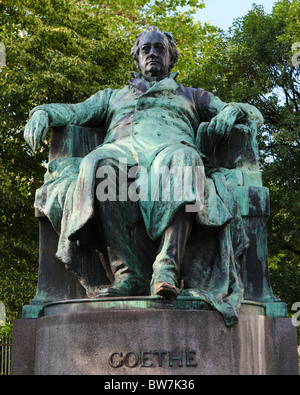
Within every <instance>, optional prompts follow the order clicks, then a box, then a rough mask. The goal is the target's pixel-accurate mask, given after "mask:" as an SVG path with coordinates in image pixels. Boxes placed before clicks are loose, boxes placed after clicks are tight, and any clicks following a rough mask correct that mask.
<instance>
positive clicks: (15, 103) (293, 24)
mask: <svg viewBox="0 0 300 395" xmlns="http://www.w3.org/2000/svg"><path fill="white" fill-rule="evenodd" d="M202 3H203V2H202V0H198V1H197V0H170V1H168V2H167V1H163V0H151V1H150V2H149V1H144V0H134V1H129V0H118V1H117V0H116V1H112V0H103V1H100V0H41V1H38V2H34V1H32V0H22V1H21V0H2V1H1V2H0V42H2V43H4V44H5V46H6V55H7V59H6V67H4V68H2V70H1V69H0V106H1V115H0V141H1V151H0V186H1V194H0V203H1V204H0V217H1V222H0V229H1V237H0V301H2V302H4V303H5V304H6V307H7V312H8V316H9V321H10V322H11V320H12V318H16V317H19V316H20V312H21V308H22V306H23V305H24V304H26V303H28V302H29V300H30V299H31V298H32V297H33V296H34V293H35V286H36V279H37V265H38V224H37V221H36V220H35V218H34V211H33V201H34V194H35V190H36V189H37V188H38V187H39V186H40V185H41V184H42V182H43V174H44V172H45V163H46V161H47V154H48V149H47V143H46V144H44V146H43V147H42V149H41V150H40V151H39V152H38V153H37V154H36V155H33V154H32V153H31V151H30V149H29V147H28V146H26V144H25V142H24V139H23V129H24V125H25V124H26V121H27V119H28V113H29V111H30V110H31V109H32V108H33V107H34V106H36V105H39V104H43V103H51V102H65V103H67V102H69V103H70V102H78V101H81V100H84V99H85V98H87V97H88V96H90V95H91V94H93V93H95V92H96V91H98V90H100V89H104V88H106V87H108V86H110V87H112V88H119V87H122V86H124V85H125V84H126V83H127V81H128V79H129V78H130V75H129V72H130V70H132V69H134V62H133V59H132V58H131V56H130V49H131V46H132V44H133V42H134V38H135V35H136V34H137V33H138V32H140V31H141V30H143V29H144V28H146V27H149V26H150V25H156V26H158V27H159V28H160V29H162V30H166V31H171V32H172V33H173V34H174V37H175V41H176V42H177V43H178V49H179V50H180V53H181V56H180V58H179V63H178V65H177V66H176V69H177V70H178V71H179V72H180V76H179V79H180V81H181V82H182V83H184V84H185V85H187V86H194V87H202V88H204V89H207V90H209V91H212V92H214V93H215V94H217V95H219V96H220V97H221V98H222V99H223V100H225V101H240V102H249V103H251V104H254V105H256V106H257V107H258V108H259V109H260V110H261V111H262V113H263V115H264V117H265V125H264V127H263V129H262V130H261V133H260V136H259V143H260V149H261V168H262V171H263V177H264V185H266V186H268V187H269V189H270V194H271V217H270V220H269V231H268V233H269V252H270V270H271V277H272V284H273V288H274V291H275V293H276V294H277V295H278V296H279V297H281V298H282V300H283V301H285V302H287V303H288V305H289V306H291V304H293V303H294V302H296V301H300V284H299V281H300V280H299V279H300V261H299V254H300V244H299V243H300V241H299V201H300V199H299V190H300V188H299V163H300V158H299V130H300V118H299V105H300V81H299V77H300V68H299V67H294V66H293V65H292V62H291V59H292V56H293V51H292V49H291V48H292V45H293V44H294V43H295V42H297V41H299V40H300V4H299V0H280V1H277V3H276V4H275V6H274V9H273V11H272V13H271V14H266V13H265V12H264V10H263V7H261V6H253V8H252V10H250V11H249V13H248V14H247V15H246V16H245V17H243V18H240V19H238V20H236V21H235V22H234V24H233V26H232V28H231V30H230V31H229V32H228V33H225V32H222V31H221V30H220V29H218V28H216V27H214V26H211V25H209V24H203V25H201V24H200V23H198V22H197V23H196V22H195V21H194V20H193V15H194V12H195V10H196V9H199V8H201V7H202V6H203V4H202ZM182 9H184V10H186V11H185V12H183V11H182Z"/></svg>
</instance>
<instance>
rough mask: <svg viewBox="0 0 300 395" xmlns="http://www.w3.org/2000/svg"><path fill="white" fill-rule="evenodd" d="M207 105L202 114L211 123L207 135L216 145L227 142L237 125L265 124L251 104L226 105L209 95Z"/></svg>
mask: <svg viewBox="0 0 300 395" xmlns="http://www.w3.org/2000/svg"><path fill="white" fill-rule="evenodd" d="M205 104H206V105H205V106H204V107H205V108H204V110H202V114H203V115H204V120H205V121H209V122H210V123H209V125H208V128H207V133H208V135H210V137H211V139H212V142H213V143H214V144H217V143H219V142H220V141H225V140H226V139H227V138H228V137H229V134H230V131H231V129H232V127H233V125H234V124H235V123H245V122H247V121H252V120H253V121H256V122H257V124H258V126H259V127H260V126H262V124H263V122H264V119H263V116H262V114H261V113H260V111H259V110H258V109H257V108H256V107H254V106H252V105H250V104H244V103H225V102H223V101H222V100H220V99H219V98H218V97H217V96H214V95H212V94H210V95H209V99H208V100H207V101H206V103H205Z"/></svg>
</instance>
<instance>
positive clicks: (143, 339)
mask: <svg viewBox="0 0 300 395" xmlns="http://www.w3.org/2000/svg"><path fill="white" fill-rule="evenodd" d="M176 303H177V305H176V306H174V305H173V306H170V305H168V302H162V301H161V300H159V299H157V298H144V299H143V298H131V299H128V298H121V299H120V300H118V301H115V300H105V301H99V300H95V301H91V300H78V301H63V302H58V303H52V304H48V305H46V306H45V308H44V310H43V313H42V316H41V317H40V318H37V319H22V320H16V321H15V322H14V334H13V357H12V358H13V363H12V365H13V366H12V373H13V374H15V375H22V374H23V375H24V374H36V375H67V374H68V375H91V374H94V375H225V374H226V375H242V374H250V375H256V374H262V375H266V374H268V375H275V374H298V373H299V370H298V357H297V337H296V328H295V327H293V326H292V323H291V319H289V318H271V317H266V316H265V315H264V309H263V306H259V305H258V304H254V305H251V304H250V303H248V304H247V303H246V304H243V306H242V311H241V313H240V317H239V322H238V324H236V325H234V326H233V327H231V328H228V327H226V326H225V324H224V321H223V318H222V317H221V315H220V314H219V313H218V312H215V311H203V310H199V308H200V306H199V305H197V301H194V303H193V301H191V300H190V301H182V302H181V301H180V300H179V301H177V302H176ZM195 303H196V304H195ZM187 307H188V308H187Z"/></svg>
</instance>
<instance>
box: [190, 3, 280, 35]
mask: <svg viewBox="0 0 300 395" xmlns="http://www.w3.org/2000/svg"><path fill="white" fill-rule="evenodd" d="M254 3H255V4H257V5H263V6H264V10H265V12H266V13H268V14H269V13H270V12H271V11H272V8H273V5H274V4H275V3H276V1H275V0H205V8H204V9H202V10H199V11H198V12H197V14H196V15H195V20H197V21H200V22H210V24H211V25H214V26H217V27H219V28H221V29H223V30H225V31H227V30H228V28H229V27H230V26H231V24H232V22H233V20H234V19H237V18H240V17H242V16H245V15H246V14H247V13H248V11H250V10H251V8H252V4H254Z"/></svg>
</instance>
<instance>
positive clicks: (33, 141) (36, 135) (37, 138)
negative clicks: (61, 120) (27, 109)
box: [24, 110, 49, 152]
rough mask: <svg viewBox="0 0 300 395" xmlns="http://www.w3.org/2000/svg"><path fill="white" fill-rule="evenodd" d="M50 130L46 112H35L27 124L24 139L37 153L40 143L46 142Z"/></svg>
mask: <svg viewBox="0 0 300 395" xmlns="http://www.w3.org/2000/svg"><path fill="white" fill-rule="evenodd" d="M48 130H49V115H48V113H47V112H46V111H44V110H38V111H36V112H34V113H33V115H32V117H31V118H30V120H29V121H28V122H27V124H26V126H25V130H24V139H25V140H26V142H27V143H28V144H29V145H30V147H31V149H32V150H33V152H36V151H37V150H38V148H39V145H40V143H42V142H43V141H44V140H45V137H46V133H47V131H48Z"/></svg>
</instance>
